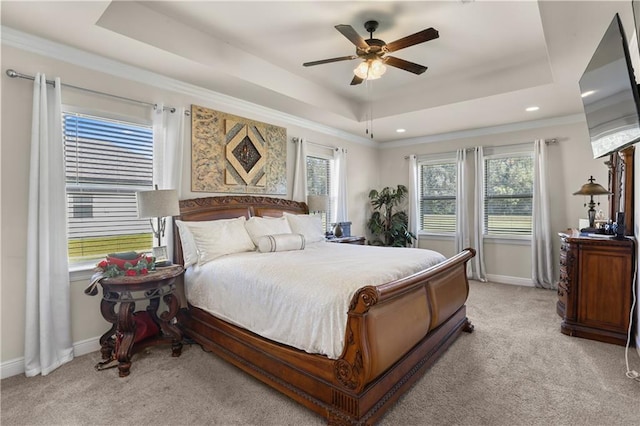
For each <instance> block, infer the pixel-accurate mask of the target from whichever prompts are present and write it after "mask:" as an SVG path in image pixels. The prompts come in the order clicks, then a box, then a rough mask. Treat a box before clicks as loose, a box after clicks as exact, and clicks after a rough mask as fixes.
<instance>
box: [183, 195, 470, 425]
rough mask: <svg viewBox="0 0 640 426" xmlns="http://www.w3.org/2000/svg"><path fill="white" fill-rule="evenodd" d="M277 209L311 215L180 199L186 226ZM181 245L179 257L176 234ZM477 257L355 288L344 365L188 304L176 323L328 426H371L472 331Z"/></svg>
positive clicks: (272, 205)
mask: <svg viewBox="0 0 640 426" xmlns="http://www.w3.org/2000/svg"><path fill="white" fill-rule="evenodd" d="M205 200H206V201H205ZM270 200H274V201H270ZM221 206H225V207H226V208H221ZM261 209H262V210H261ZM278 210H280V211H282V210H286V211H292V212H296V211H298V212H300V213H304V212H306V205H304V204H303V203H295V202H292V201H287V200H280V199H267V197H250V196H242V197H215V198H207V199H197V200H185V201H181V212H182V215H181V219H182V220H211V219H215V218H220V217H229V216H224V215H225V214H226V213H228V211H233V212H234V213H233V214H236V213H237V212H239V211H246V212H247V214H249V215H253V214H256V215H258V214H259V213H260V212H262V213H264V212H267V211H268V212H269V215H277V212H278ZM212 212H213V213H212ZM176 243H177V246H176V253H180V250H179V247H178V246H179V236H178V235H177V233H176ZM474 255H475V251H474V250H473V249H466V250H464V251H462V252H461V253H459V254H457V255H456V256H454V257H452V258H450V259H447V260H446V261H444V262H442V263H440V264H438V265H436V266H433V267H431V268H429V269H426V270H424V271H421V272H419V273H417V274H414V275H411V276H409V277H405V278H402V279H400V280H396V281H393V282H390V283H387V284H383V285H379V286H375V287H374V286H366V287H362V288H361V289H360V290H358V291H357V293H356V294H355V295H354V297H353V299H352V300H351V304H350V307H349V312H348V320H347V321H348V322H347V330H346V336H345V347H344V350H343V353H342V355H341V356H340V358H339V359H337V360H333V359H329V358H327V357H326V356H323V355H314V354H309V353H306V352H304V351H300V350H298V349H295V348H292V347H290V346H286V345H283V344H279V343H275V342H273V341H270V340H268V339H265V338H262V337H260V336H258V335H256V334H254V333H251V332H249V331H247V330H245V329H242V328H239V327H236V326H233V325H231V324H229V323H227V322H225V321H222V320H220V319H218V318H215V317H213V316H212V315H210V314H208V313H207V312H205V311H203V310H201V309H198V308H195V307H191V306H190V307H189V308H188V309H183V310H181V311H180V313H179V314H178V323H179V326H180V327H181V328H182V329H183V331H184V333H185V334H186V335H188V336H189V337H191V338H192V339H194V340H195V341H197V342H198V343H200V344H201V345H202V346H204V347H205V348H207V349H208V350H210V351H212V352H214V353H215V354H217V355H218V356H220V357H222V358H224V359H225V360H227V361H229V362H231V363H232V364H234V365H236V366H237V367H239V368H240V369H242V370H244V371H246V372H247V373H249V374H251V375H252V376H254V377H256V378H258V379H259V380H261V381H263V382H264V383H266V384H268V385H269V386H271V387H273V388H275V389H277V390H279V391H281V392H283V393H284V394H286V395H288V396H289V397H291V398H292V399H294V400H295V401H297V402H299V403H300V404H302V405H304V406H306V407H308V408H310V409H312V410H314V411H315V412H317V413H319V414H320V415H322V416H324V417H326V418H327V419H328V422H329V424H372V423H374V422H375V421H376V420H377V419H379V418H380V416H381V415H382V414H383V413H384V412H385V411H386V410H387V409H388V408H389V407H391V406H392V405H393V403H394V402H395V401H396V400H397V399H398V398H399V397H400V395H402V393H403V392H405V391H406V390H407V389H409V388H410V386H411V385H412V384H413V383H414V382H415V381H416V380H417V379H418V378H420V377H421V375H422V373H424V372H425V371H426V369H427V368H428V367H429V366H430V365H431V364H433V362H435V360H436V359H437V358H438V357H439V356H440V355H441V354H442V353H443V352H444V351H445V350H446V349H447V348H448V347H449V346H450V345H451V344H452V343H453V342H454V340H455V339H456V337H457V336H458V335H459V334H460V333H461V332H462V331H469V332H470V331H472V330H473V327H472V325H471V324H470V322H469V320H468V319H467V317H466V310H465V306H464V303H465V301H466V299H467V295H468V291H469V287H468V281H467V276H466V262H467V261H468V260H469V259H471V258H472V257H473V256H474ZM179 259H181V258H180V257H177V258H176V261H177V260H179Z"/></svg>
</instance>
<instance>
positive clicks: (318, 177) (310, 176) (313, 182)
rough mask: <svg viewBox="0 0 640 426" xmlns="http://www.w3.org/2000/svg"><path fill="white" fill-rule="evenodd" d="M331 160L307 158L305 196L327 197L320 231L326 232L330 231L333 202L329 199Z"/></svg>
mask: <svg viewBox="0 0 640 426" xmlns="http://www.w3.org/2000/svg"><path fill="white" fill-rule="evenodd" d="M332 167H333V160H331V159H328V158H321V157H314V156H307V194H308V195H327V196H329V211H327V212H322V213H321V214H322V230H323V231H324V232H327V231H328V230H329V229H330V225H329V224H330V223H331V210H332V206H333V200H332V199H331V171H332V170H331V169H332Z"/></svg>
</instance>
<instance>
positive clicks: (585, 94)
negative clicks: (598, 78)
mask: <svg viewBox="0 0 640 426" xmlns="http://www.w3.org/2000/svg"><path fill="white" fill-rule="evenodd" d="M594 93H596V91H595V90H587V91H586V92H584V93H583V94H581V95H580V96H581V97H583V98H586V97H587V96H589V95H593V94H594Z"/></svg>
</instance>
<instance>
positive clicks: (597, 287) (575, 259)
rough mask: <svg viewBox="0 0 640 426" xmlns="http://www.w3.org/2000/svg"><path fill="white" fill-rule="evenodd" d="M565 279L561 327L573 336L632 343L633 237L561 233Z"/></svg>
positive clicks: (559, 307)
mask: <svg viewBox="0 0 640 426" xmlns="http://www.w3.org/2000/svg"><path fill="white" fill-rule="evenodd" d="M558 235H559V236H560V239H561V247H560V281H559V282H558V303H557V308H556V309H557V312H558V315H560V316H561V317H562V323H561V325H560V331H561V332H562V333H564V334H567V335H569V336H577V337H584V338H587V339H593V340H599V341H601V342H607V343H615V344H619V345H624V344H626V341H627V329H628V327H629V314H630V310H631V297H632V289H631V286H632V285H633V269H634V268H633V265H634V241H633V239H631V238H625V239H623V240H616V239H613V238H601V237H586V236H580V233H579V232H578V231H567V232H561V233H559V234H558Z"/></svg>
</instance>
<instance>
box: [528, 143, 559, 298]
mask: <svg viewBox="0 0 640 426" xmlns="http://www.w3.org/2000/svg"><path fill="white" fill-rule="evenodd" d="M533 168H534V172H533V212H532V220H533V226H532V231H531V277H532V280H533V283H534V284H535V286H536V287H541V288H549V289H552V288H555V283H554V280H553V265H554V262H553V256H552V251H551V247H552V235H551V219H550V217H549V210H550V206H549V191H548V186H547V144H546V142H545V141H544V140H540V139H538V140H536V141H534V154H533Z"/></svg>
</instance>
